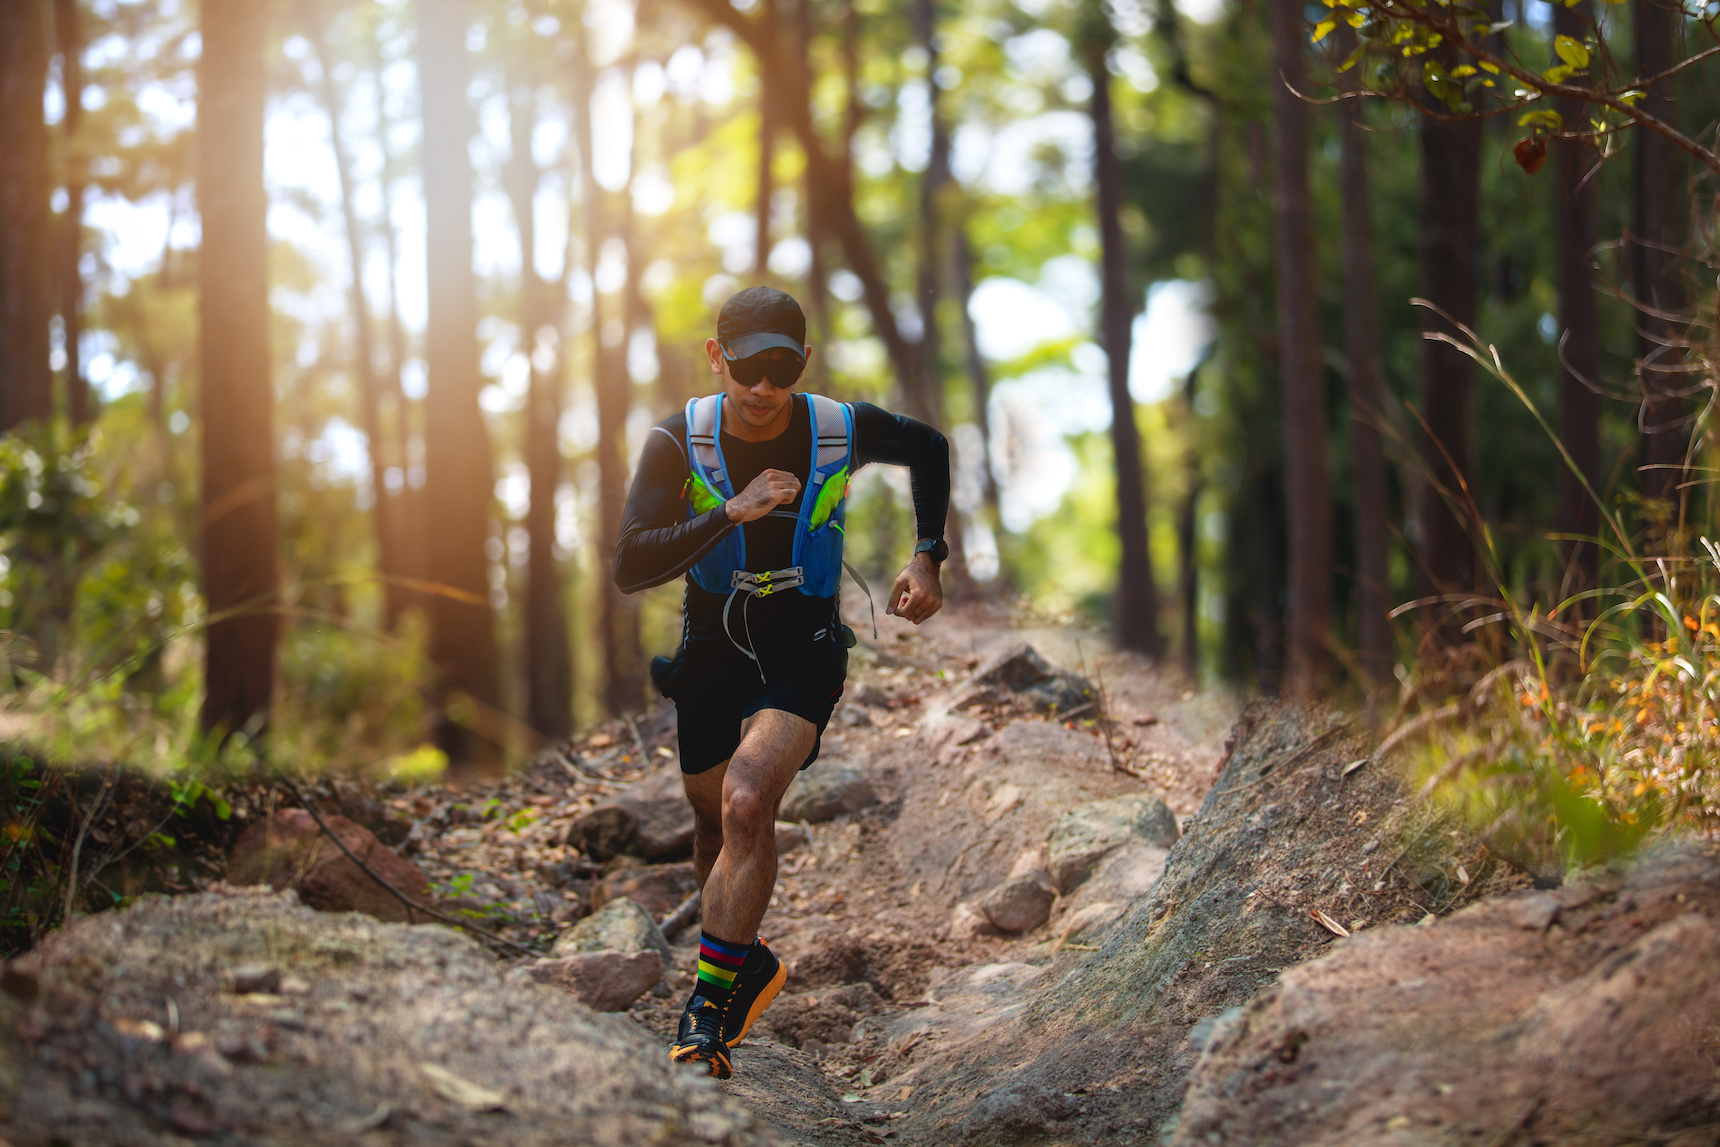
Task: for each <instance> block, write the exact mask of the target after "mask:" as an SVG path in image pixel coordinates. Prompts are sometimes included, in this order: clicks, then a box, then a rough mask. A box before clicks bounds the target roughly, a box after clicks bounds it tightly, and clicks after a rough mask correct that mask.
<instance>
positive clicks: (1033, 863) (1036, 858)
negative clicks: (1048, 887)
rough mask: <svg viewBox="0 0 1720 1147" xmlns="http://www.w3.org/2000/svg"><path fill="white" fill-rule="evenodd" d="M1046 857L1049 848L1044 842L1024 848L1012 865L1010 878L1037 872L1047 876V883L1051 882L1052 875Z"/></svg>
mask: <svg viewBox="0 0 1720 1147" xmlns="http://www.w3.org/2000/svg"><path fill="white" fill-rule="evenodd" d="M1046 857H1047V849H1046V847H1045V845H1044V843H1040V844H1036V845H1034V846H1033V847H1032V848H1024V849H1022V850H1021V855H1020V856H1018V857H1016V858H1015V863H1014V864H1013V865H1011V866H1010V869H1009V876H1010V878H1011V879H1013V878H1014V877H1017V876H1026V875H1027V874H1029V873H1032V872H1037V873H1039V874H1040V875H1041V876H1043V877H1045V879H1046V881H1047V883H1049V882H1050V879H1051V876H1050V873H1049V871H1048V870H1047V868H1046Z"/></svg>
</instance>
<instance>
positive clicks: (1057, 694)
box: [1021, 670, 1098, 714]
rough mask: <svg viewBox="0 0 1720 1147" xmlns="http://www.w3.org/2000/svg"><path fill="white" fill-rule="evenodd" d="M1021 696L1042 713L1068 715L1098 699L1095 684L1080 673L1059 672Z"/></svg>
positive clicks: (1029, 688)
mask: <svg viewBox="0 0 1720 1147" xmlns="http://www.w3.org/2000/svg"><path fill="white" fill-rule="evenodd" d="M1021 695H1022V696H1023V697H1025V698H1027V700H1028V701H1029V702H1031V703H1032V705H1033V707H1034V708H1035V709H1037V710H1039V711H1040V712H1041V713H1053V714H1055V713H1067V712H1069V711H1070V710H1071V709H1079V708H1081V706H1083V705H1086V704H1087V703H1088V702H1090V701H1093V700H1094V699H1096V698H1097V697H1098V693H1097V692H1096V691H1095V690H1094V689H1093V683H1092V682H1090V681H1088V680H1087V679H1086V678H1085V677H1083V676H1081V675H1080V674H1079V673H1068V672H1064V671H1062V670H1059V671H1058V672H1056V673H1053V674H1052V675H1051V676H1050V677H1047V678H1046V679H1045V680H1043V681H1040V682H1038V683H1037V684H1035V685H1032V686H1029V687H1028V688H1026V689H1024V690H1022V692H1021Z"/></svg>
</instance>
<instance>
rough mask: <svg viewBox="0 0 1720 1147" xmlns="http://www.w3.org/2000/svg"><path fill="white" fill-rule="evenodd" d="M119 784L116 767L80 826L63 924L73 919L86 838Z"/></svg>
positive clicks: (74, 844) (103, 783)
mask: <svg viewBox="0 0 1720 1147" xmlns="http://www.w3.org/2000/svg"><path fill="white" fill-rule="evenodd" d="M118 783H119V769H118V768H117V767H116V768H115V769H114V771H113V772H112V773H111V774H109V776H108V777H107V779H106V780H104V781H103V782H102V787H101V791H100V792H99V793H97V794H96V799H95V803H94V804H92V805H90V811H89V812H88V813H87V814H86V815H85V816H84V819H83V823H82V824H80V825H79V826H78V838H77V840H76V841H75V842H74V843H73V844H72V862H71V866H70V867H69V868H68V869H67V870H66V907H65V909H64V910H63V911H62V912H61V913H60V920H61V922H62V923H65V922H69V921H70V920H71V918H72V904H73V902H74V901H75V900H76V899H77V895H78V858H79V857H80V856H82V855H83V851H84V838H85V837H86V836H88V835H89V832H90V826H91V825H92V824H94V823H95V822H96V818H97V817H99V816H101V814H102V812H103V811H104V810H105V809H106V808H107V805H108V801H109V800H111V799H112V797H113V790H114V786H115V785H117V784H118Z"/></svg>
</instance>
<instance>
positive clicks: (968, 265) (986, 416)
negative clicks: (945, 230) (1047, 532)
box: [954, 227, 1001, 533]
mask: <svg viewBox="0 0 1720 1147" xmlns="http://www.w3.org/2000/svg"><path fill="white" fill-rule="evenodd" d="M954 264H955V275H956V295H957V297H958V298H960V299H961V304H962V355H963V360H964V361H965V363H966V366H967V376H968V385H969V386H971V387H972V388H973V420H974V425H975V426H977V427H978V428H979V440H980V442H981V444H982V446H983V449H984V450H985V456H984V457H983V458H982V459H981V460H980V461H981V462H982V463H983V465H981V466H980V471H979V473H980V496H981V500H982V501H983V503H984V505H985V511H986V518H987V525H988V526H990V528H991V530H992V532H993V533H996V532H997V530H998V529H999V528H1000V526H1001V518H1000V516H999V512H998V494H997V471H996V470H994V469H993V468H992V464H991V372H990V371H988V370H987V369H986V365H985V356H984V355H983V354H981V353H980V350H979V327H978V326H977V325H976V324H975V323H974V321H973V312H972V311H971V310H970V309H969V305H970V304H971V303H972V302H973V288H974V282H973V246H972V245H971V244H970V243H969V242H968V236H967V228H966V227H957V228H956V229H955V259H954Z"/></svg>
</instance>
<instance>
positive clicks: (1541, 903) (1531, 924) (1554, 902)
mask: <svg viewBox="0 0 1720 1147" xmlns="http://www.w3.org/2000/svg"><path fill="white" fill-rule="evenodd" d="M1509 903H1510V908H1509V911H1510V913H1511V922H1512V923H1514V924H1516V925H1517V927H1519V928H1523V929H1526V930H1528V931H1530V932H1545V931H1546V930H1547V929H1548V928H1551V927H1552V926H1553V921H1555V920H1557V919H1558V918H1559V911H1560V907H1561V905H1560V904H1559V901H1558V898H1557V897H1553V896H1546V895H1540V896H1525V897H1523V898H1522V899H1520V900H1513V901H1510V902H1509Z"/></svg>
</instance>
